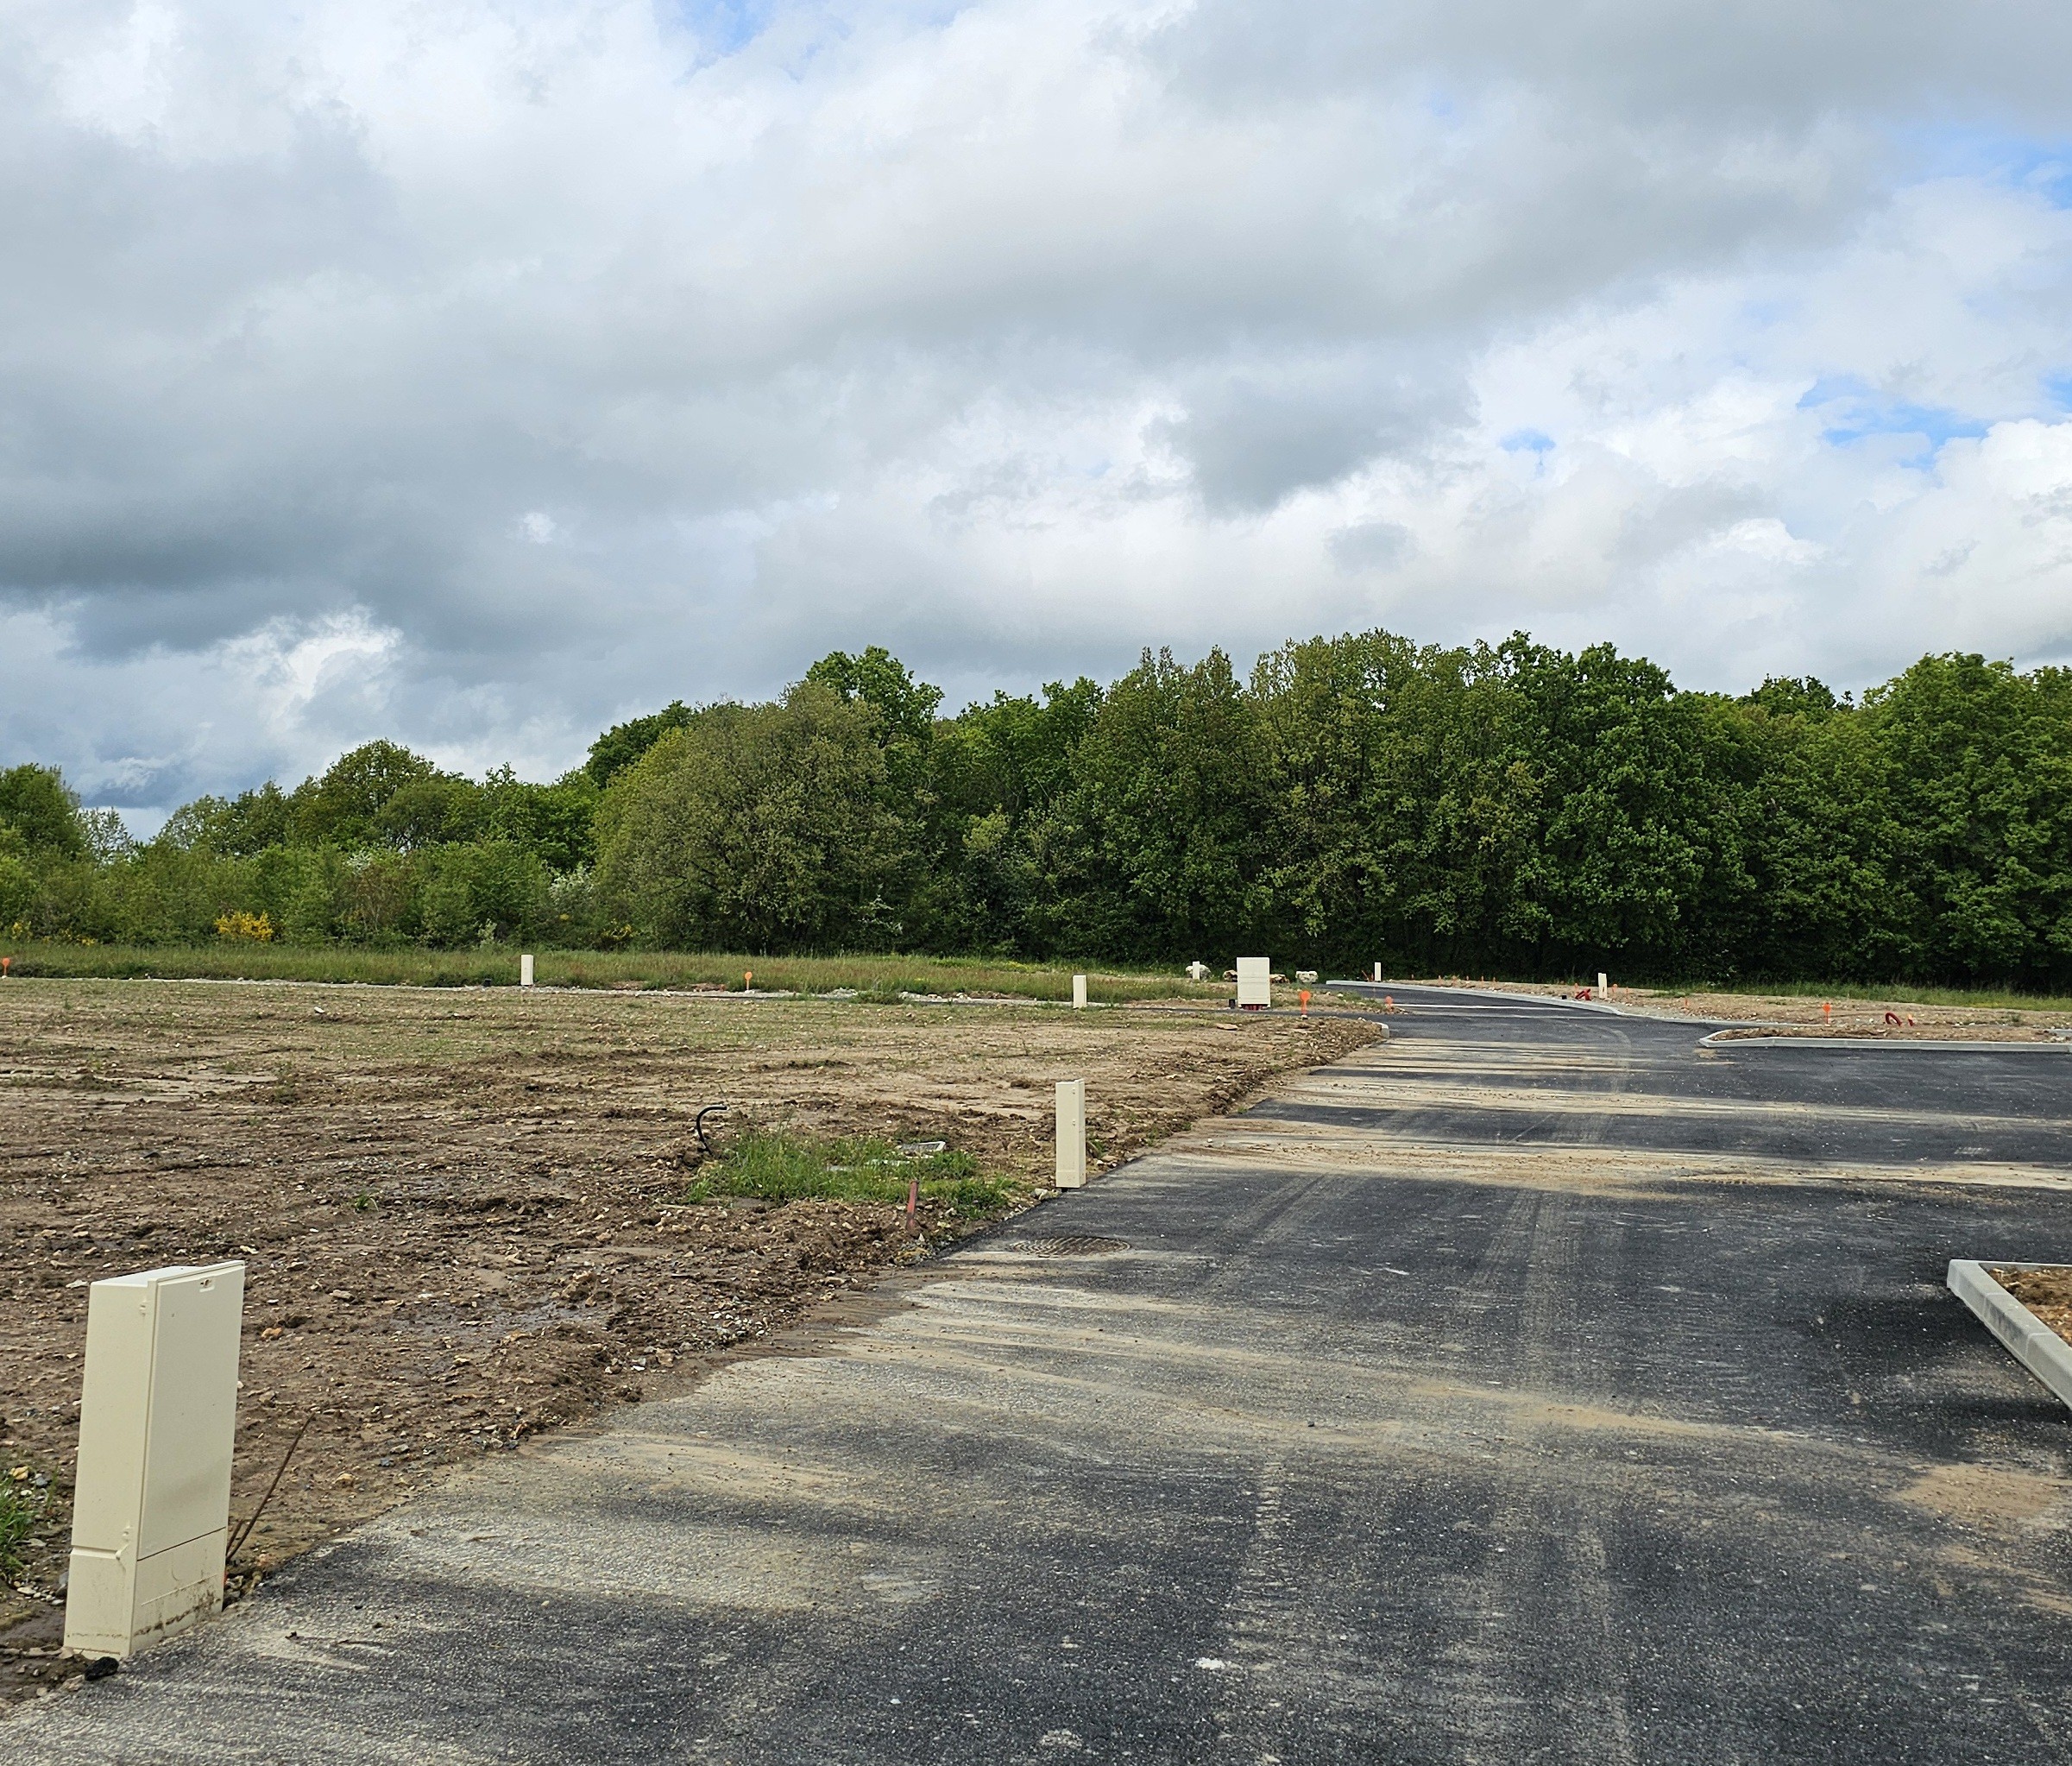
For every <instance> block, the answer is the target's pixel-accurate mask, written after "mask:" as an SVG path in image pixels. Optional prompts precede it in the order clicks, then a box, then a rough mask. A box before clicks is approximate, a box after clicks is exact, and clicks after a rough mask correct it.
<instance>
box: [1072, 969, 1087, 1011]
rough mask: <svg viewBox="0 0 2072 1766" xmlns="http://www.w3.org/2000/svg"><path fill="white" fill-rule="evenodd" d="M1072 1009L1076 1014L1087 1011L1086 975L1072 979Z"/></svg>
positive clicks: (1075, 976)
mask: <svg viewBox="0 0 2072 1766" xmlns="http://www.w3.org/2000/svg"><path fill="white" fill-rule="evenodd" d="M1072 1009H1073V1010H1074V1012H1084V1011H1085V1010H1086V976H1084V975H1074V976H1073V978H1072Z"/></svg>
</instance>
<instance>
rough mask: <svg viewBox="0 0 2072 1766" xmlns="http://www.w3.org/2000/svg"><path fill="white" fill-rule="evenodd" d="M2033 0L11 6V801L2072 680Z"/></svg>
mask: <svg viewBox="0 0 2072 1766" xmlns="http://www.w3.org/2000/svg"><path fill="white" fill-rule="evenodd" d="M2067 66H2072V7H2067V6H2066V5H2064V4H2063V0H2033V3H2032V0H1970V3H1968V4H1966V5H1964V6H1961V7H1960V6H1952V5H1949V4H1948V3H1947V0H1935V3H1930V0H1789V3H1787V0H1711V3H1707V4H1704V5H1699V4H1697V3H1695V0H1686V3H1675V0H1670V3H1665V0H1587V3H1573V0H1571V3H1565V4H1564V3H1559V0H1557V3H1552V4H1550V3H1548V0H1430V3H1427V0H1392V3H1389V4H1386V5H1380V4H1376V3H1375V0H1344V3H1341V0H1308V3H1305V0H1282V3H1280V4H1272V5H1269V4H1267V3H1264V0H1250V3H1238V0H1192V3H1182V0H1148V3H1137V4H1131V3H1124V0H977V3H973V4H968V5H959V4H955V3H951V0H936V3H925V0H914V3H901V0H885V3H877V4H871V3H860V0H859V3H846V4H845V3H797V4H794V3H790V0H724V3H720V0H715V3H703V0H692V3H686V4H660V5H658V4H655V3H652V0H645V3H617V0H591V3H553V0H499V3H494V4H490V3H477V0H352V3H350V4H345V3H330V0H307V3H299V4H298V3H294V0H288V3H282V4H274V5H262V4H259V3H256V0H244V3H242V4H225V3H216V0H145V3H138V4H122V3H107V0H0V270H3V274H0V683H3V684H0V765H11V764H15V763H16V762H18V761H21V760H39V761H42V762H45V763H47V764H54V765H58V766H62V767H63V768H64V770H65V773H66V777H67V778H68V779H70V780H71V781H72V784H73V785H75V787H77V788H78V789H79V791H80V792H81V793H82V794H83V796H84V797H85V798H86V800H87V801H89V802H91V803H95V804H111V805H115V806H118V807H121V808H122V809H123V810H124V811H125V813H126V814H127V815H128V816H129V818H130V820H131V822H132V824H133V825H134V826H137V827H139V828H140V829H148V828H149V827H150V826H152V825H154V823H155V821H156V820H157V818H158V817H161V816H162V814H163V813H164V812H165V810H167V809H168V808H170V807H171V806H172V805H173V804H178V803H179V802H181V801H184V800H185V799H186V798H191V797H192V796H194V795H196V794H197V793H198V792H205V791H213V792H226V791H236V790H238V789H241V788H242V787H244V786H247V785H252V784H254V783H255V782H257V781H259V780H261V779H265V778H267V777H269V776H272V777H279V778H281V779H284V780H287V781H289V782H293V780H295V779H299V778H301V777H302V776H304V775H305V773H310V772H312V771H320V770H321V769H322V767H323V766H324V765H325V764H326V763H327V762H328V761H329V760H331V758H332V757H333V756H335V755H336V754H337V753H339V752H340V751H341V750H343V748H345V747H350V746H351V745H353V744H355V743H356V742H359V741H365V740H368V739H369V738H371V737H374V736H376V735H386V736H391V737H394V738H396V739H399V740H401V741H406V742H408V743H410V744H411V745H412V746H413V747H417V748H418V749H419V750H420V751H421V752H424V753H426V754H431V755H432V756H433V757H434V758H436V759H438V760H440V761H441V762H442V763H444V764H445V765H448V766H454V767H457V768H459V769H461V770H464V771H469V772H473V773H481V772H482V771H483V770H484V769H486V768H487V767H488V766H493V765H496V764H499V763H501V762H504V761H510V762H512V763H513V764H515V765H516V766H517V767H518V769H519V771H520V773H521V774H525V775H526V776H530V777H550V776H552V775H553V774H555V773H558V772H560V771H561V770H563V769H564V768H565V767H567V766H570V765H572V764H574V763H575V762H576V761H577V760H580V759H581V757H582V755H583V751H584V749H585V748H586V747H587V746H588V744H589V741H590V740H591V738H592V737H593V736H594V735H595V733H596V732H597V731H598V730H599V729H600V728H602V727H604V726H605V725H607V724H608V723H610V722H615V721H617V720H619V719H620V718H622V717H625V716H631V715H635V714H638V713H639V712H641V711H645V710H652V709H653V708H654V707H656V706H658V705H659V704H662V703H665V702H667V701H669V700H671V699H674V698H679V697H680V698H683V699H686V700H690V701H693V702H696V701H698V700H702V699H709V698H714V697H722V696H730V697H741V698H753V697H763V696H766V695H769V694H771V693H773V692H775V691H779V690H781V688H782V687H783V686H784V684H786V683H787V682H790V681H791V680H795V679H797V678H798V677H799V676H800V675H801V674H802V673H803V672H804V670H805V668H806V666H807V665H809V663H810V662H811V661H812V660H813V659H815V658H816V657H817V656H819V655H822V654H823V653H826V652H827V651H828V650H830V649H834V648H836V647H841V648H849V649H854V648H859V647H860V646H864V645H866V644H871V643H881V644H885V645H886V646H889V647H891V649H892V650H893V651H894V652H895V653H897V654H898V655H900V656H901V657H903V658H904V659H906V660H907V661H908V662H909V663H910V665H913V666H914V667H915V668H916V671H917V672H919V673H921V674H922V675H923V676H924V677H925V678H929V679H930V680H933V681H935V682H936V683H938V684H942V686H944V687H945V688H946V689H947V690H948V703H950V705H951V706H953V707H954V706H955V705H957V704H960V703H964V702H965V701H967V700H968V699H971V698H973V697H990V695H991V694H992V691H995V690H996V689H1001V688H1004V689H1006V690H1008V691H1030V689H1032V688H1034V687H1036V686H1037V685H1039V684H1041V683H1042V682H1044V681H1047V680H1051V679H1057V678H1067V679H1068V678H1072V677H1074V676H1075V675H1078V674H1080V673H1082V672H1084V673H1089V674H1092V675H1093V676H1095V677H1096V678H1103V679H1105V678H1112V677H1113V676H1114V675H1115V674H1117V673H1118V672H1121V671H1123V670H1124V669H1126V668H1128V667H1129V666H1130V665H1131V664H1132V663H1133V662H1134V661H1135V659H1136V658H1137V654H1138V653H1139V651H1140V650H1141V649H1142V648H1143V646H1171V647H1172V649H1173V650H1174V651H1175V653H1176V654H1177V655H1179V656H1181V658H1183V659H1191V658H1193V657H1195V656H1198V655H1200V654H1201V653H1204V652H1205V651H1206V650H1207V649H1208V648H1209V647H1210V646H1212V645H1220V646H1223V647H1224V648H1225V650H1226V651H1228V652H1230V653H1231V654H1232V655H1233V656H1234V657H1235V658H1236V659H1237V660H1238V663H1239V665H1240V666H1247V665H1250V661H1251V659H1252V658H1253V657H1254V656H1255V655H1256V654H1257V653H1259V652H1260V651H1262V650H1264V649H1268V648H1271V647H1273V646H1276V645H1278V644H1280V643H1281V642H1282V641H1284V640H1288V639H1289V638H1295V637H1306V636H1310V635H1313V634H1319V633H1335V632H1341V631H1353V630H1362V629H1366V628H1371V627H1375V626H1384V627H1387V628H1389V629H1390V630H1393V631H1396V632H1400V633H1403V634H1407V635H1408V636H1410V637H1413V638H1415V639H1417V640H1421V641H1428V642H1435V643H1457V642H1464V641H1469V640H1474V639H1477V638H1487V639H1489V640H1497V639H1501V638H1502V637H1503V636H1504V635H1506V634H1508V633H1509V632H1511V631H1512V630H1514V629H1519V628H1522V629H1525V630H1528V631H1530V632H1531V633H1532V634H1534V636H1536V637H1538V638H1539V639H1540V640H1542V641H1545V642H1550V643H1555V644H1559V645H1562V646H1569V647H1574V646H1581V645H1584V644H1587V643H1592V642H1597V641H1602V640H1609V641H1612V642H1615V643H1616V644H1617V645H1618V646H1620V647H1621V648H1622V649H1623V650H1626V651H1628V652H1635V653H1642V654H1645V655H1647V656H1650V657H1652V658H1653V659H1655V660H1656V661H1658V662H1659V663H1661V664H1663V665H1666V667H1668V668H1669V669H1670V670H1671V672H1672V674H1673V675H1674V676H1675V678H1676V679H1677V681H1678V683H1679V684H1682V685H1685V686H1688V687H1699V688H1706V689H1715V690H1722V691H1746V690H1747V689H1748V688H1749V687H1751V686H1754V684H1758V683H1759V682H1760V681H1761V680H1762V679H1763V678H1765V677H1766V676H1767V675H1772V674H1789V675H1798V674H1805V673H1813V674H1817V675H1818V676H1820V677H1821V678H1823V679H1826V680H1828V681H1829V682H1830V684H1834V685H1836V686H1837V687H1838V688H1840V687H1848V688H1852V689H1855V690H1859V691H1860V690H1861V689H1862V688H1864V687H1866V686H1869V685H1872V684H1875V683H1876V682H1878V681H1880V680H1882V679H1885V678H1888V677H1889V676H1891V675H1892V674H1893V673H1895V672H1898V671H1899V670H1900V669H1902V668H1904V667H1905V665H1907V664H1908V663H1909V662H1911V661H1912V660H1913V659H1916V658H1917V657H1918V656H1920V655H1921V654H1923V653H1924V652H1929V651H1941V650H1952V649H1955V650H1967V651H1973V650H1975V651H1981V652H1983V653H1987V654H1988V655H1991V656H1996V657H2008V658H2012V659H2014V660H2015V661H2016V662H2017V663H2018V664H2020V665H2025V666H2027V665H2033V664H2036V663H2039V662H2046V661H2056V660H2065V659H2072V81H2068V80H2067V79H2065V78H2064V77H2063V70H2064V69H2065V68H2066V67H2067Z"/></svg>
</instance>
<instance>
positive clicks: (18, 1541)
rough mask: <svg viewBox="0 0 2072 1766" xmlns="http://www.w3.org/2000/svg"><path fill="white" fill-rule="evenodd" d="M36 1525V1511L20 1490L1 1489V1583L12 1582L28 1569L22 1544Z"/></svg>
mask: <svg viewBox="0 0 2072 1766" xmlns="http://www.w3.org/2000/svg"><path fill="white" fill-rule="evenodd" d="M35 1523H36V1511H35V1509H34V1508H33V1507H32V1506H31V1504H30V1503H29V1500H28V1498H27V1497H26V1496H24V1495H23V1494H22V1492H20V1491H18V1490H10V1489H7V1488H4V1487H0V1581H7V1582H12V1581H13V1580H15V1579H16V1577H17V1576H19V1575H20V1574H22V1570H23V1569H24V1568H25V1567H26V1566H25V1565H24V1563H23V1561H22V1541H23V1540H25V1539H27V1538H28V1536H29V1532H30V1529H33V1528H34V1527H35Z"/></svg>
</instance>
